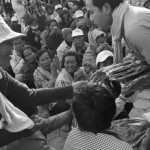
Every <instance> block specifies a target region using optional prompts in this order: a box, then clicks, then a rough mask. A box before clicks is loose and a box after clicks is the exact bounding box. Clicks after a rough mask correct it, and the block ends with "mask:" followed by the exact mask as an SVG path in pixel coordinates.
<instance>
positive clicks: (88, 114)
mask: <svg viewBox="0 0 150 150" xmlns="http://www.w3.org/2000/svg"><path fill="white" fill-rule="evenodd" d="M72 108H73V112H74V115H75V118H76V120H77V123H78V126H79V127H78V128H74V129H73V130H72V131H71V132H70V133H69V135H68V137H67V140H66V143H65V146H64V150H79V149H82V150H83V149H86V150H100V149H108V150H110V149H111V150H116V149H117V150H132V147H131V146H130V145H129V144H128V143H126V142H123V141H121V140H119V139H118V138H117V137H116V136H115V134H114V133H112V132H110V131H107V129H108V128H109V127H110V126H111V122H112V120H113V118H114V116H115V113H116V105H115V102H114V98H113V97H112V95H110V93H109V92H108V91H107V90H106V89H105V88H100V89H97V88H91V89H86V90H85V91H83V92H81V93H78V94H76V95H75V96H74V101H73V104H72Z"/></svg>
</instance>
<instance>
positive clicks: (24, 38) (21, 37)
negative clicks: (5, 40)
mask: <svg viewBox="0 0 150 150" xmlns="http://www.w3.org/2000/svg"><path fill="white" fill-rule="evenodd" d="M16 39H21V40H22V41H25V42H26V36H19V37H16V38H13V39H12V40H11V41H12V43H13V42H14V41H15V40H16Z"/></svg>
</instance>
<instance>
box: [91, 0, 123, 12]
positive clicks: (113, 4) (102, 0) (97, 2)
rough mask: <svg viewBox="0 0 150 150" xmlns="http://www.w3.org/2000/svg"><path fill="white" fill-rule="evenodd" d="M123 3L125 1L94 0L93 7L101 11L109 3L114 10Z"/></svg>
mask: <svg viewBox="0 0 150 150" xmlns="http://www.w3.org/2000/svg"><path fill="white" fill-rule="evenodd" d="M123 2H124V0H93V5H94V6H96V7H98V8H99V9H101V8H102V6H103V5H104V4H105V3H108V4H109V5H110V6H111V8H112V10H114V9H115V8H116V7H118V6H119V5H120V3H123Z"/></svg>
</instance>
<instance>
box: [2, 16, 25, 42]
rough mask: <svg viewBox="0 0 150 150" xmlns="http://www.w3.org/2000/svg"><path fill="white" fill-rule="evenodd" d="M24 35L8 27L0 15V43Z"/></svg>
mask: <svg viewBox="0 0 150 150" xmlns="http://www.w3.org/2000/svg"><path fill="white" fill-rule="evenodd" d="M22 36H25V35H24V34H22V33H17V32H14V31H12V30H11V29H10V27H9V26H8V25H7V24H6V22H5V21H4V19H3V18H2V17H1V16H0V44H1V43H2V42H5V41H7V40H11V39H13V38H16V37H22Z"/></svg>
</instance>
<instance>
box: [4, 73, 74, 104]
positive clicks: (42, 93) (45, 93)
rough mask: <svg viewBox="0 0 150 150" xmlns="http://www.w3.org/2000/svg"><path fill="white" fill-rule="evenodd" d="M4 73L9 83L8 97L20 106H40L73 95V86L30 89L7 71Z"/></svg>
mask: <svg viewBox="0 0 150 150" xmlns="http://www.w3.org/2000/svg"><path fill="white" fill-rule="evenodd" d="M3 75H4V78H5V79H4V80H7V81H6V82H7V83H8V86H7V87H8V89H7V98H8V99H9V100H10V101H11V102H12V103H13V104H16V105H18V106H19V105H21V106H25V107H28V106H29V107H30V106H39V105H44V104H48V103H53V102H57V101H59V100H65V99H70V98H72V97H73V87H72V86H68V87H63V88H51V89H50V88H49V89H29V88H28V87H27V86H26V85H24V84H22V83H20V82H18V81H16V80H15V79H13V78H12V77H11V76H10V75H8V74H7V73H6V72H3ZM4 80H3V81H4Z"/></svg>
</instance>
